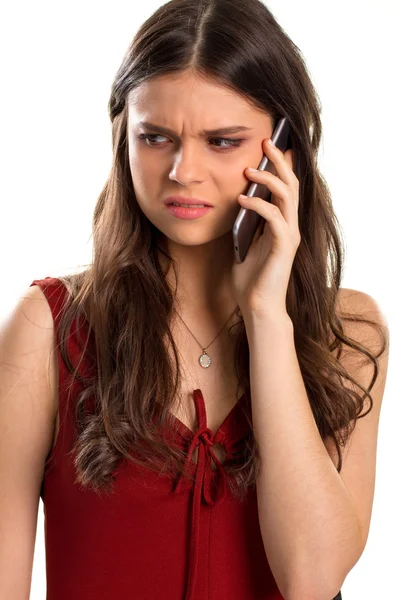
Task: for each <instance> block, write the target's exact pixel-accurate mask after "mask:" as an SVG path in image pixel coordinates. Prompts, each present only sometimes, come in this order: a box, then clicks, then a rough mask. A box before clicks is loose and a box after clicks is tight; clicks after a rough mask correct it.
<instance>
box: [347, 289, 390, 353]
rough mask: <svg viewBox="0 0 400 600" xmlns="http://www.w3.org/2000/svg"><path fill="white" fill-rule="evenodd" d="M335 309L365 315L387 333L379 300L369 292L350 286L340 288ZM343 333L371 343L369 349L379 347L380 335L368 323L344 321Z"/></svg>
mask: <svg viewBox="0 0 400 600" xmlns="http://www.w3.org/2000/svg"><path fill="white" fill-rule="evenodd" d="M337 311H338V314H339V315H340V313H342V312H343V313H349V314H350V315H357V316H359V315H360V316H362V317H365V318H366V319H368V320H371V321H373V322H374V323H378V325H381V326H382V327H384V328H385V329H386V332H387V334H388V335H389V327H388V321H387V318H386V315H385V313H384V311H383V309H382V307H381V305H380V304H379V302H378V301H377V300H376V299H375V298H374V297H373V296H371V295H370V294H367V293H366V292H362V291H360V290H354V289H350V288H340V289H339V292H338V297H337ZM343 324H344V329H345V333H346V334H347V335H348V336H349V337H354V338H355V339H356V340H357V341H359V342H361V343H364V344H366V345H367V346H368V345H369V344H370V345H372V347H371V349H372V350H373V351H374V352H375V351H376V350H377V348H378V347H379V344H380V341H381V337H380V335H379V333H378V332H377V330H376V328H374V327H373V326H372V325H370V324H368V323H360V322H355V321H344V323H343Z"/></svg>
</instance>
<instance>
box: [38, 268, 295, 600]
mask: <svg viewBox="0 0 400 600" xmlns="http://www.w3.org/2000/svg"><path fill="white" fill-rule="evenodd" d="M31 285H38V286H39V287H40V288H41V289H42V291H43V293H44V295H45V296H46V299H47V301H48V303H49V305H50V308H51V311H52V314H53V320H54V324H55V333H56V339H57V343H59V341H60V340H59V336H58V325H59V319H60V314H61V312H62V302H63V300H64V298H65V294H66V290H65V287H64V285H63V284H62V283H61V282H60V281H59V280H58V279H56V278H51V277H46V278H45V279H41V280H35V281H33V282H32V283H31ZM76 336H77V328H76V322H74V324H73V328H72V331H71V334H70V336H69V338H68V349H69V352H70V353H71V354H72V355H73V356H74V352H75V357H78V356H79V354H78V344H77V339H76ZM83 339H85V336H84V337H83ZM57 353H58V365H59V415H60V429H59V434H58V438H57V441H56V444H55V446H54V448H53V450H52V451H51V453H50V454H49V456H48V457H47V461H46V465H45V470H44V475H43V482H42V489H41V498H42V500H43V505H44V524H45V547H46V579H47V596H46V598H47V600H128V599H129V600H160V599H161V598H162V599H164V598H165V599H167V600H267V599H268V600H282V599H283V596H282V595H281V594H280V592H279V590H278V588H277V585H276V583H275V580H274V577H273V575H272V573H271V570H270V567H269V564H268V560H267V557H266V554H265V551H264V546H263V542H262V537H261V531H260V525H259V520H258V509H257V495H256V488H255V487H254V488H251V489H250V490H249V491H248V492H247V494H246V497H245V500H244V501H242V502H240V501H239V500H238V499H236V498H235V497H234V496H233V495H232V493H231V492H230V490H229V488H228V487H227V485H226V473H225V470H224V467H223V465H222V464H221V463H219V461H218V459H217V457H215V456H214V453H213V451H212V444H213V443H219V444H221V446H223V447H224V449H225V451H226V459H225V460H226V461H227V460H229V456H230V453H233V452H234V451H235V449H237V444H240V442H241V441H242V440H243V438H244V437H245V435H246V433H248V428H249V424H248V423H247V421H246V419H245V417H244V416H243V414H242V412H241V411H240V410H239V408H240V403H241V402H242V401H243V399H244V396H242V398H241V399H240V400H239V402H238V403H237V404H236V405H235V406H234V408H233V409H232V410H231V412H230V413H229V414H228V416H227V417H226V419H225V420H224V422H223V423H222V424H221V426H220V427H219V429H218V431H217V432H216V433H215V434H213V432H212V431H211V430H210V429H208V428H207V420H206V410H205V403H204V399H203V396H202V393H201V390H200V389H197V390H194V391H193V400H194V403H195V407H196V412H197V422H198V429H197V430H196V431H195V432H194V433H193V432H192V431H191V430H190V429H188V428H187V427H186V425H184V423H182V422H181V421H180V420H178V419H177V418H176V417H174V416H172V418H173V419H174V421H175V423H176V426H177V438H176V439H177V440H178V443H179V444H181V447H182V448H183V449H185V450H186V451H187V459H186V468H187V469H190V472H191V473H192V474H193V475H195V482H194V484H193V483H192V482H190V481H189V480H187V479H183V478H181V479H180V480H179V482H178V485H173V486H172V485H171V478H170V477H169V476H167V474H162V475H157V473H155V472H153V471H150V470H149V469H146V468H145V467H144V466H139V465H134V464H133V463H131V462H130V461H127V460H125V459H124V460H123V461H122V462H121V465H120V466H119V467H118V469H117V470H116V471H115V473H114V474H115V476H116V481H115V482H114V484H113V485H114V486H115V488H114V489H115V493H114V494H112V495H110V496H106V495H103V496H100V495H97V494H96V493H95V492H93V491H89V490H87V489H85V488H83V487H81V486H79V485H77V484H75V483H74V465H73V458H72V456H71V454H70V455H68V451H70V450H71V448H72V445H73V441H74V429H73V418H74V413H73V408H74V407H73V399H74V397H76V395H77V393H78V392H79V391H80V390H81V389H82V388H81V386H82V384H81V383H79V382H77V381H76V380H75V382H74V385H73V391H72V394H71V400H72V401H70V403H69V404H68V406H67V395H68V390H67V389H66V387H67V386H66V382H67V381H69V377H70V375H69V371H68V370H67V367H66V365H65V364H64V361H63V359H62V357H61V353H60V350H59V348H58V347H57ZM197 446H198V448H199V452H198V463H197V464H196V463H195V462H194V460H192V458H191V455H192V452H193V450H194V449H195V447H197ZM212 460H214V461H215V464H216V465H217V468H216V469H212V467H211V461H212ZM214 485H215V487H213V486H214ZM215 490H217V491H216V492H215Z"/></svg>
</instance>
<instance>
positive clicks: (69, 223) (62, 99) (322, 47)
mask: <svg viewBox="0 0 400 600" xmlns="http://www.w3.org/2000/svg"><path fill="white" fill-rule="evenodd" d="M161 4H162V3H161V2H158V1H155V0H147V2H146V3H138V2H135V1H133V0H131V1H130V2H126V1H123V0H113V1H112V2H111V1H108V2H89V1H86V2H85V1H82V0H80V1H79V2H78V1H77V0H70V1H69V2H68V3H67V2H60V1H58V2H49V1H47V2H45V1H43V0H37V1H36V2H27V1H25V2H15V3H9V4H8V6H7V9H3V14H2V18H1V19H0V21H1V22H2V24H1V30H0V34H1V35H0V44H1V60H2V67H1V77H2V82H1V88H2V91H1V95H0V102H1V110H0V119H1V141H0V144H1V146H0V152H1V156H0V158H1V162H0V164H1V167H2V169H1V173H2V175H1V184H2V186H1V208H0V256H1V273H0V277H1V296H0V316H1V317H2V318H4V317H5V316H6V315H7V314H8V311H9V310H10V309H11V307H12V306H13V305H14V304H15V302H16V301H17V298H18V296H19V294H21V293H23V292H24V291H25V290H26V289H27V287H28V286H29V284H30V283H31V281H33V279H39V278H43V277H45V276H47V275H49V276H52V275H53V276H57V275H59V274H63V273H68V272H69V271H70V270H75V269H76V268H77V267H78V266H79V265H84V264H85V263H88V262H90V260H91V240H90V235H91V219H92V214H93V209H94V206H95V202H96V199H97V197H98V195H99V193H100V191H101V188H102V187H103V184H104V182H105V180H106V178H107V176H108V172H109V168H110V165H111V128H110V123H109V120H108V114H107V102H108V98H109V93H110V87H111V83H112V80H113V77H114V75H115V72H116V70H117V68H118V67H119V64H120V62H121V60H122V57H123V54H124V53H125V50H126V49H127V47H128V45H129V43H130V41H131V39H132V37H133V35H134V33H135V32H136V30H137V28H138V27H139V26H140V24H141V23H142V22H143V21H144V20H145V19H146V18H147V17H148V16H150V14H151V13H152V12H154V10H156V9H157V8H158V7H159V6H160V5H161ZM267 6H268V7H269V8H270V10H271V11H272V12H273V14H274V16H275V17H276V18H277V20H278V21H279V23H280V24H281V25H282V26H283V27H284V29H285V30H286V31H287V32H288V34H289V35H290V36H291V38H292V39H293V41H294V42H295V43H296V45H297V46H298V47H299V48H300V49H301V51H302V53H303V54H304V56H305V58H306V61H307V64H308V67H309V70H310V72H311V76H312V79H313V82H314V84H315V86H316V88H317V91H318V93H319V95H320V98H321V101H322V107H323V112H322V121H323V131H324V137H323V144H322V147H321V153H320V168H321V171H322V173H323V175H324V176H325V178H326V180H327V182H328V185H329V186H330V189H331V192H332V195H333V201H334V207H335V210H336V213H337V215H338V218H339V221H340V223H341V225H342V228H343V230H344V234H345V242H346V252H347V254H346V262H345V273H344V280H343V282H342V287H348V288H352V289H357V290H362V291H364V292H367V293H368V294H370V295H371V296H373V297H374V298H375V299H376V300H377V301H378V302H379V304H380V306H381V308H382V310H383V312H384V314H385V316H386V318H387V320H388V323H389V328H390V332H391V351H390V363H389V373H388V378H387V385H386V391H385V396H384V402H383V406H382V412H381V420H380V428H379V439H378V457H377V476H376V488H375V500H374V509H373V515H372V522H371V528H370V534H369V539H368V542H367V546H366V548H365V551H364V553H363V555H362V557H361V559H360V560H359V562H358V563H357V565H356V566H355V567H354V568H353V570H352V571H351V572H350V574H349V575H348V577H347V579H346V581H345V584H344V585H343V587H342V595H343V599H344V600H361V599H362V600H377V599H378V598H400V591H399V590H400V585H399V582H398V575H397V572H398V560H399V557H400V556H399V551H398V540H399V534H400V527H399V510H398V507H399V506H400V497H399V486H398V485H396V483H395V481H396V479H397V477H398V473H399V469H398V462H399V461H398V459H399V454H398V446H397V439H398V423H399V417H400V412H399V403H398V389H397V387H398V386H397V385H395V381H394V373H393V371H395V370H396V369H393V366H395V365H396V364H397V363H398V360H399V345H398V333H399V318H398V305H399V303H398V295H397V293H396V292H398V289H399V288H398V285H397V284H398V281H397V280H398V278H399V268H398V261H399V224H398V217H399V210H398V204H399V180H398V177H399V169H398V160H399V150H398V140H399V133H400V127H399V114H398V108H399V106H400V98H399V92H398V90H399V77H398V74H399V67H398V63H399V57H400V48H399V42H398V39H399V37H398V30H399V24H400V19H399V16H400V11H399V4H398V2H396V1H395V0H392V1H390V0H379V1H378V0H369V1H368V0H365V1H363V2H361V1H354V0H353V1H352V2H350V1H347V2H345V1H344V0H336V2H334V3H331V2H317V1H314V0H303V1H302V2H297V1H294V0H293V1H292V0H273V1H270V2H268V3H267ZM43 526H44V522H43V504H42V501H40V504H39V514H38V527H37V538H36V547H35V557H34V566H33V577H32V591H31V599H32V600H42V599H44V598H45V589H46V583H45V555H44V535H43ZM396 555H397V556H396ZM396 558H397V560H396ZM71 600H73V599H71ZM171 600H173V599H171ZM321 600H329V599H325V598H321Z"/></svg>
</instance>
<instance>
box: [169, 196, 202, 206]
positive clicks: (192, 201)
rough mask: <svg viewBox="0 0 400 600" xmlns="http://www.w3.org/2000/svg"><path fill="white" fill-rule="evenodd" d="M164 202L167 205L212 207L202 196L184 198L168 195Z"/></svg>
mask: <svg viewBox="0 0 400 600" xmlns="http://www.w3.org/2000/svg"><path fill="white" fill-rule="evenodd" d="M164 204H166V205H167V206H182V207H183V208H205V207H210V208H212V204H210V203H209V202H207V201H206V200H203V199H202V198H184V197H183V196H169V197H168V198H167V199H166V200H165V201H164Z"/></svg>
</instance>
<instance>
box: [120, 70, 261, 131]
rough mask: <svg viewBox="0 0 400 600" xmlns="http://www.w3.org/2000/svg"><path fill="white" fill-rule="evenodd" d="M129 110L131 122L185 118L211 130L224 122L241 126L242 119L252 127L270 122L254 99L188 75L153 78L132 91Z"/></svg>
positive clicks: (215, 83) (216, 83) (164, 121)
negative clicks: (263, 122) (256, 105)
mask: <svg viewBox="0 0 400 600" xmlns="http://www.w3.org/2000/svg"><path fill="white" fill-rule="evenodd" d="M128 111H129V120H130V121H131V122H138V121H141V120H142V121H153V122H154V121H156V122H157V123H159V124H160V125H163V124H164V125H167V122H169V123H172V122H173V120H174V118H176V119H179V118H180V117H182V118H184V119H187V120H188V122H189V121H193V123H194V124H195V123H197V124H199V125H201V127H202V128H203V127H204V128H207V127H208V126H209V128H210V129H211V128H213V127H214V126H220V125H221V123H222V124H223V123H226V124H227V125H229V124H231V123H235V124H237V123H238V119H240V120H241V121H243V120H245V121H246V120H247V121H251V123H250V124H249V126H251V124H253V125H255V124H257V122H258V123H259V122H260V121H262V120H264V121H267V120H268V119H269V117H268V114H267V113H266V111H263V110H260V108H258V107H255V106H254V105H253V104H252V102H251V99H250V98H247V97H244V96H242V95H241V94H239V93H237V92H235V91H234V90H232V89H230V88H228V87H227V86H225V85H223V84H222V83H220V82H217V81H215V80H212V79H208V80H207V79H204V78H202V77H199V76H198V75H195V74H192V73H185V72H184V73H179V74H168V75H163V76H160V77H153V78H151V79H149V80H147V81H145V82H143V83H142V84H140V85H139V86H138V87H137V88H135V89H134V90H131V91H130V93H129V95H128ZM216 121H217V124H216ZM243 124H244V125H247V124H248V123H245V122H244V123H243Z"/></svg>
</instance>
